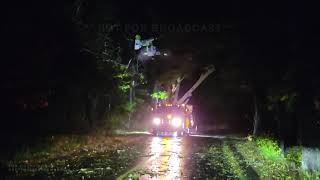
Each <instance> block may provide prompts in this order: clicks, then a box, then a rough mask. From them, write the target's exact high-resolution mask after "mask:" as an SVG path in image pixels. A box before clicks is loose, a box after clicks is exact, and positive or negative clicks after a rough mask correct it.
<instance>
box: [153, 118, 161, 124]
mask: <svg viewBox="0 0 320 180" xmlns="http://www.w3.org/2000/svg"><path fill="white" fill-rule="evenodd" d="M160 121H161V120H160V118H153V123H154V124H155V125H159V124H160Z"/></svg>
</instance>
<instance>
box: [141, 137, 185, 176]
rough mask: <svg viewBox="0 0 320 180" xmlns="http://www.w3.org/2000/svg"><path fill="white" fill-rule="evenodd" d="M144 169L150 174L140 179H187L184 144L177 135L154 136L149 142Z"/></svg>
mask: <svg viewBox="0 0 320 180" xmlns="http://www.w3.org/2000/svg"><path fill="white" fill-rule="evenodd" d="M148 147H149V149H147V151H148V152H146V153H147V154H148V156H146V158H147V159H144V160H143V161H144V163H143V165H142V166H143V167H142V168H143V169H145V170H146V171H147V172H148V175H143V176H141V177H140V178H139V179H152V180H154V179H185V177H183V174H184V173H183V172H182V169H183V168H182V167H183V163H184V162H183V158H184V157H183V152H184V151H183V148H184V147H183V145H182V139H181V138H177V137H153V138H151V141H150V142H149V144H148Z"/></svg>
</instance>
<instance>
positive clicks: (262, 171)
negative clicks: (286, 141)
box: [235, 138, 292, 179]
mask: <svg viewBox="0 0 320 180" xmlns="http://www.w3.org/2000/svg"><path fill="white" fill-rule="evenodd" d="M263 139H264V138H262V140H259V144H260V145H258V144H257V141H243V142H237V143H236V145H235V146H236V148H237V150H238V151H239V152H240V153H241V154H242V156H243V157H244V158H245V160H246V162H247V163H248V165H250V166H251V167H253V168H254V169H255V170H256V171H257V173H258V175H259V176H260V177H261V178H262V179H265V178H271V179H292V178H290V176H289V174H290V173H289V169H288V166H287V165H286V161H285V159H284V158H281V156H279V154H278V148H277V146H276V143H274V142H272V141H269V140H263Z"/></svg>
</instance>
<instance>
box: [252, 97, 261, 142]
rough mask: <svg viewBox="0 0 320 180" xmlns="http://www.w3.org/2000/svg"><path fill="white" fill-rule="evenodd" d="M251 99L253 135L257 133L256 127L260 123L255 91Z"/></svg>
mask: <svg viewBox="0 0 320 180" xmlns="http://www.w3.org/2000/svg"><path fill="white" fill-rule="evenodd" d="M253 101H254V116H253V120H254V124H253V136H256V135H257V134H258V128H259V124H260V114H259V107H258V100H257V94H256V93H254V97H253Z"/></svg>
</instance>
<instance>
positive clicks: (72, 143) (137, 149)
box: [3, 134, 143, 178]
mask: <svg viewBox="0 0 320 180" xmlns="http://www.w3.org/2000/svg"><path fill="white" fill-rule="evenodd" d="M139 138H141V137H132V138H129V139H128V138H126V136H110V137H106V136H104V135H97V134H92V135H59V136H55V137H49V138H45V139H44V140H43V141H42V142H41V143H38V144H36V145H35V146H25V147H23V148H22V149H21V150H20V151H19V152H18V153H16V155H15V156H14V158H13V159H10V160H7V161H5V162H3V163H4V165H5V166H6V167H7V169H8V171H9V173H10V174H12V175H17V176H53V177H91V178H95V177H110V178H115V177H116V176H117V175H119V174H121V173H122V172H123V171H125V170H126V169H128V168H130V166H132V165H133V164H134V161H135V160H136V157H137V156H139V155H140V153H141V152H142V151H143V141H142V140H141V139H139Z"/></svg>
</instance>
